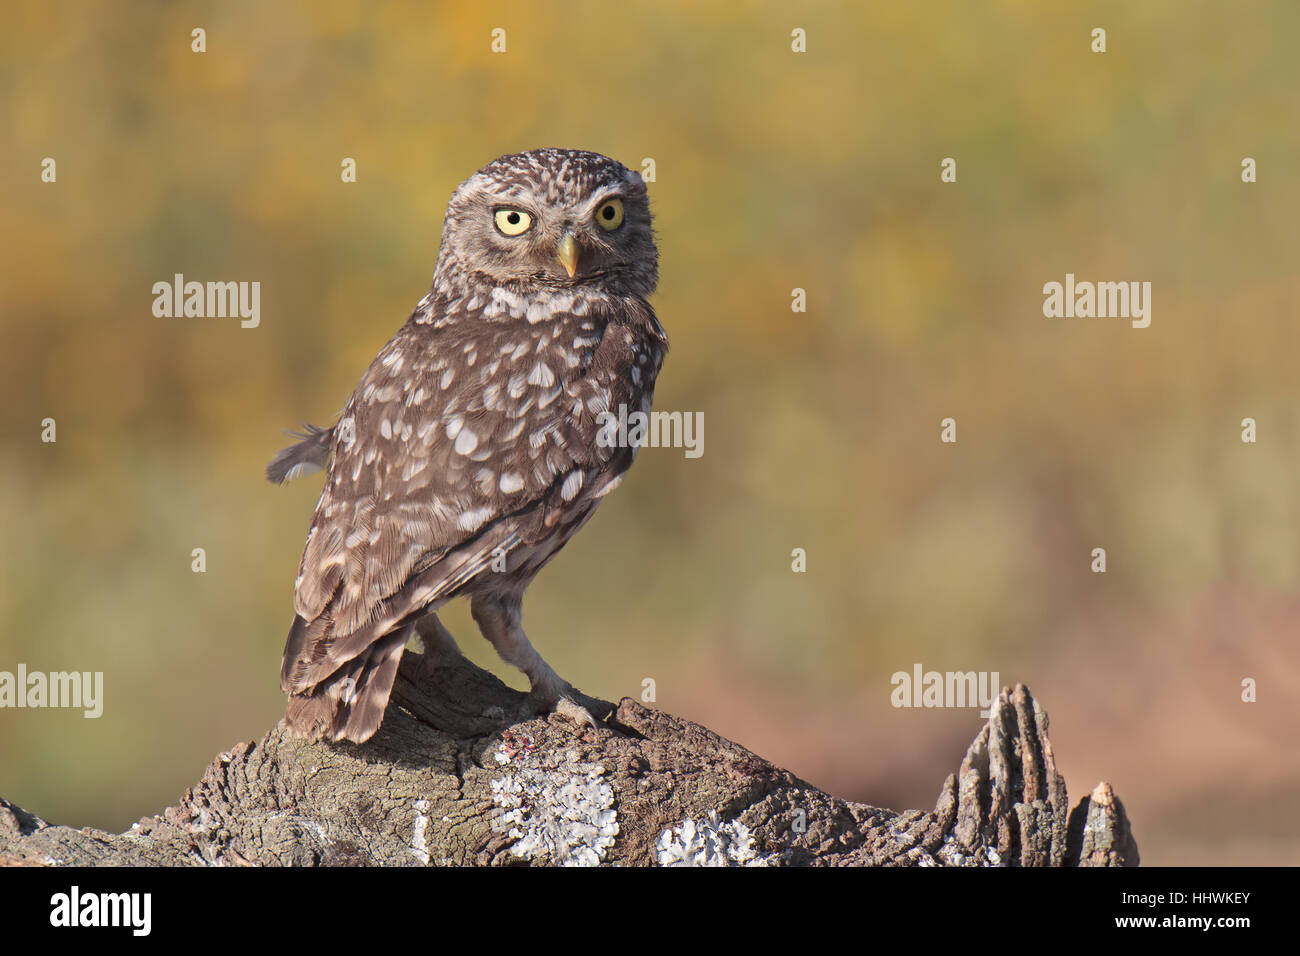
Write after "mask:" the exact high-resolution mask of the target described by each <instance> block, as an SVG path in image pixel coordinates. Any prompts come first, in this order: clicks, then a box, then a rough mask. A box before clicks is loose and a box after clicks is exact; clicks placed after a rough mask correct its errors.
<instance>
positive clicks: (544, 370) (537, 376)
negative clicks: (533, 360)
mask: <svg viewBox="0 0 1300 956" xmlns="http://www.w3.org/2000/svg"><path fill="white" fill-rule="evenodd" d="M528 384H529V385H540V386H542V387H543V388H549V387H550V386H552V385H554V384H555V373H554V372H552V371H551V367H550V366H549V365H547V364H546V363H545V362H538V363H537V364H536V365H534V366H533V370H532V371H531V372H529V373H528Z"/></svg>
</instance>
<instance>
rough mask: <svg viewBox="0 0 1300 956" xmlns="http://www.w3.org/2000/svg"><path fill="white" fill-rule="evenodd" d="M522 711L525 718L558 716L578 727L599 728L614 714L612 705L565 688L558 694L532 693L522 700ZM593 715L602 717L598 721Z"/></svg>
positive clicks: (569, 687)
mask: <svg viewBox="0 0 1300 956" xmlns="http://www.w3.org/2000/svg"><path fill="white" fill-rule="evenodd" d="M522 710H523V714H524V716H525V717H537V716H540V715H542V714H558V715H559V716H561V717H567V718H568V719H569V720H571V721H573V722H574V723H575V724H577V725H578V726H579V727H584V726H586V727H593V728H599V727H600V726H601V722H602V720H603V719H605V718H607V717H609V716H610V715H611V714H612V713H613V712H614V705H613V704H611V703H609V702H608V701H604V700H600V699H599V698H597V697H588V696H587V695H586V694H584V693H582V692H581V691H578V690H575V689H574V688H573V687H572V686H566V688H565V690H563V691H561V692H560V693H554V692H550V693H545V692H538V691H533V692H532V693H531V694H529V695H528V696H527V697H526V698H525V699H524V705H523V708H522ZM593 714H602V715H603V717H602V718H600V719H598V718H596V717H595V716H593Z"/></svg>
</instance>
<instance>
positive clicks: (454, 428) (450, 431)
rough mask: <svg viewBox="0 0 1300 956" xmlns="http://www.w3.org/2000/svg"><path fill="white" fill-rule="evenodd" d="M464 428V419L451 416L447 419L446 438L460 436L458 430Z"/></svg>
mask: <svg viewBox="0 0 1300 956" xmlns="http://www.w3.org/2000/svg"><path fill="white" fill-rule="evenodd" d="M464 427H465V419H463V418H461V417H460V416H459V415H453V416H451V418H449V419H447V438H448V439H452V438H455V437H456V436H457V435H459V434H460V430H461V429H462V428H464Z"/></svg>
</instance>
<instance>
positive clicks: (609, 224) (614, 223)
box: [596, 199, 623, 232]
mask: <svg viewBox="0 0 1300 956" xmlns="http://www.w3.org/2000/svg"><path fill="white" fill-rule="evenodd" d="M596 224H597V225H598V226H600V228H601V229H604V230H605V231H606V232H613V231H614V230H615V229H617V228H618V227H619V226H621V225H623V200H621V199H608V200H606V201H605V202H603V203H601V204H600V208H598V209H597V210H596Z"/></svg>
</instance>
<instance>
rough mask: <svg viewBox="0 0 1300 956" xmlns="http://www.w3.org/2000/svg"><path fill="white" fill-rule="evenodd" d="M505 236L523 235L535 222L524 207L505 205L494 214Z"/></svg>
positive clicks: (500, 230)
mask: <svg viewBox="0 0 1300 956" xmlns="http://www.w3.org/2000/svg"><path fill="white" fill-rule="evenodd" d="M492 220H493V221H494V222H495V223H496V224H497V231H499V232H500V233H501V234H502V235H503V236H522V235H523V234H524V233H526V232H527V231H528V229H529V227H530V226H532V224H533V217H532V216H530V215H528V213H526V212H524V211H523V210H522V209H512V208H509V207H503V208H501V209H498V210H497V211H496V213H495V214H494V215H493V216H492Z"/></svg>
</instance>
